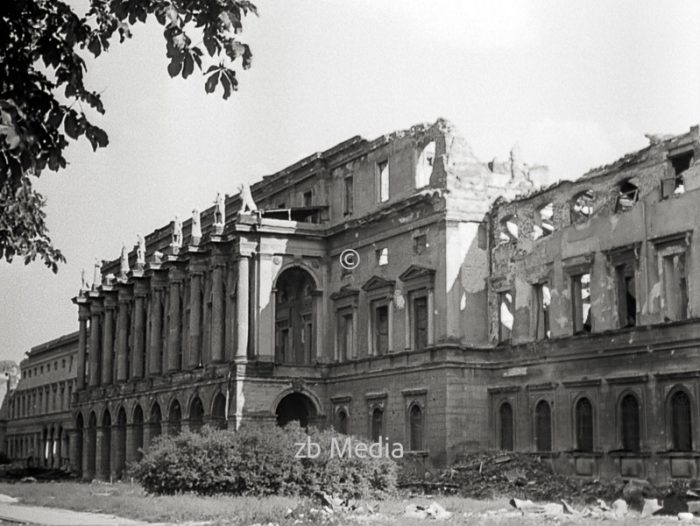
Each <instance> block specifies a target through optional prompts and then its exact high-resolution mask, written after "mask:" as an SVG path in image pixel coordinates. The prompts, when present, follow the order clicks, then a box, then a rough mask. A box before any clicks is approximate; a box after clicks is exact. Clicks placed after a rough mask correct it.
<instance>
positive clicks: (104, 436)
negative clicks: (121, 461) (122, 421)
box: [97, 409, 112, 480]
mask: <svg viewBox="0 0 700 526" xmlns="http://www.w3.org/2000/svg"><path fill="white" fill-rule="evenodd" d="M99 437H100V453H99V458H100V461H99V470H98V473H97V475H98V478H104V479H105V480H109V478H110V475H111V474H112V459H111V455H112V415H110V414H109V409H105V412H104V414H103V415H102V426H101V427H100V431H99Z"/></svg>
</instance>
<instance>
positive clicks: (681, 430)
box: [671, 391, 693, 451]
mask: <svg viewBox="0 0 700 526" xmlns="http://www.w3.org/2000/svg"><path fill="white" fill-rule="evenodd" d="M671 440H672V448H673V450H675V451H691V450H692V449H693V427H692V409H691V405H690V397H689V396H688V395H687V394H686V393H685V392H684V391H676V392H675V393H674V394H673V396H671Z"/></svg>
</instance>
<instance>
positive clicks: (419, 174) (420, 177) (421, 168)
mask: <svg viewBox="0 0 700 526" xmlns="http://www.w3.org/2000/svg"><path fill="white" fill-rule="evenodd" d="M434 163H435V141H430V142H429V143H428V144H426V145H425V147H424V148H423V149H422V150H421V152H420V154H419V155H418V161H417V162H416V188H423V187H424V186H427V185H429V184H430V176H431V175H432V174H433V164H434Z"/></svg>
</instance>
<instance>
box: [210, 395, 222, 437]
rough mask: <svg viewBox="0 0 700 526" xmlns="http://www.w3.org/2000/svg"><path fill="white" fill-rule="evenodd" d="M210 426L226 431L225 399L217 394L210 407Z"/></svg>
mask: <svg viewBox="0 0 700 526" xmlns="http://www.w3.org/2000/svg"><path fill="white" fill-rule="evenodd" d="M211 420H212V425H213V426H214V427H217V428H218V429H226V397H225V396H224V395H223V394H221V393H217V395H216V396H215V397H214V402H213V403H212V406H211Z"/></svg>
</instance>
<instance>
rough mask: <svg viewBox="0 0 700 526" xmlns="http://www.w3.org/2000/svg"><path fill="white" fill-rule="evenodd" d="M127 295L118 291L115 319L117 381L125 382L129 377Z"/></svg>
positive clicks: (129, 321)
mask: <svg viewBox="0 0 700 526" xmlns="http://www.w3.org/2000/svg"><path fill="white" fill-rule="evenodd" d="M129 300H130V298H129V296H128V295H127V294H124V293H123V292H122V291H120V293H119V318H118V320H117V331H118V332H117V382H125V381H126V380H127V379H128V378H129V370H128V360H127V355H128V353H129V324H130V323H131V320H130V319H129Z"/></svg>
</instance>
